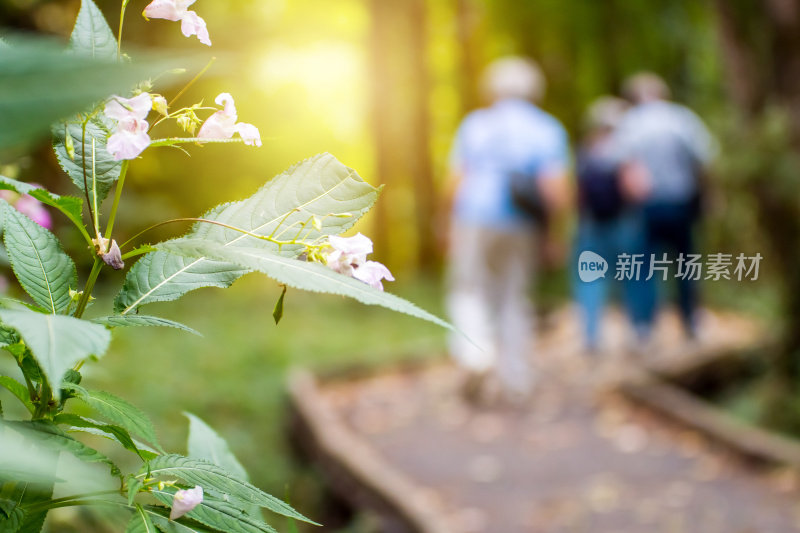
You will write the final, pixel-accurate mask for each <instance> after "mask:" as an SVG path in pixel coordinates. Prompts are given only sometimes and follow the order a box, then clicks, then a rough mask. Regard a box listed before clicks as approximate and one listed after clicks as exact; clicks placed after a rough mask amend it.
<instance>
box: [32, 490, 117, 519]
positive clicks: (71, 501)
mask: <svg viewBox="0 0 800 533" xmlns="http://www.w3.org/2000/svg"><path fill="white" fill-rule="evenodd" d="M109 494H120V491H118V490H103V491H98V492H89V493H86V494H76V495H74V496H67V497H65V498H58V499H55V500H49V501H46V502H42V503H38V504H36V505H31V506H30V507H25V510H26V511H27V512H28V513H35V512H37V511H45V510H47V509H58V508H59V507H74V506H77V505H121V506H125V507H127V505H126V504H124V503H122V502H113V501H109V500H91V499H81V498H91V497H92V496H106V495H109Z"/></svg>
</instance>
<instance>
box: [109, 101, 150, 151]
mask: <svg viewBox="0 0 800 533" xmlns="http://www.w3.org/2000/svg"><path fill="white" fill-rule="evenodd" d="M152 107H153V100H152V98H151V96H150V94H149V93H142V94H140V95H138V96H135V97H133V98H122V97H119V96H112V97H111V100H109V101H108V103H107V104H106V107H105V114H106V116H108V117H109V118H112V119H115V120H116V121H117V129H116V131H115V132H114V133H113V134H112V135H111V137H109V138H108V143H107V145H106V148H107V150H108V151H109V152H110V153H111V155H113V156H114V159H115V160H117V161H119V160H121V159H134V158H136V157H138V156H139V154H141V153H142V152H143V151H144V149H145V148H147V147H148V146H149V145H150V136H149V135H148V134H147V130H148V129H149V128H150V125H149V124H148V123H147V121H146V120H145V118H147V114H148V113H149V112H150V109H151V108H152Z"/></svg>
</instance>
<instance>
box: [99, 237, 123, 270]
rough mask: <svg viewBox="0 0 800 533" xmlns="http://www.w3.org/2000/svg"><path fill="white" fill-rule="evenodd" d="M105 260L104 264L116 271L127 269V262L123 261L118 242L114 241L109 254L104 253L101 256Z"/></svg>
mask: <svg viewBox="0 0 800 533" xmlns="http://www.w3.org/2000/svg"><path fill="white" fill-rule="evenodd" d="M100 257H101V258H102V259H103V262H104V263H105V264H107V265H108V266H110V267H111V268H113V269H114V270H121V269H122V268H123V267H125V262H124V261H123V260H122V252H121V251H120V249H119V246H118V245H117V241H115V240H112V241H111V246H110V247H109V249H108V252H107V253H104V254H102V255H101V256H100Z"/></svg>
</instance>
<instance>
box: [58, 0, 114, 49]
mask: <svg viewBox="0 0 800 533" xmlns="http://www.w3.org/2000/svg"><path fill="white" fill-rule="evenodd" d="M69 45H70V48H71V49H72V50H74V51H75V52H78V53H80V54H85V55H87V56H90V57H93V58H98V59H109V60H113V59H115V58H116V57H117V39H116V38H115V37H114V34H113V33H112V32H111V28H109V27H108V23H107V22H106V19H105V17H104V16H103V13H102V12H101V11H100V10H99V9H98V8H97V6H96V5H95V3H94V2H92V0H83V1H82V2H81V9H80V11H78V18H77V20H76V21H75V27H74V28H73V30H72V35H71V36H70V39H69Z"/></svg>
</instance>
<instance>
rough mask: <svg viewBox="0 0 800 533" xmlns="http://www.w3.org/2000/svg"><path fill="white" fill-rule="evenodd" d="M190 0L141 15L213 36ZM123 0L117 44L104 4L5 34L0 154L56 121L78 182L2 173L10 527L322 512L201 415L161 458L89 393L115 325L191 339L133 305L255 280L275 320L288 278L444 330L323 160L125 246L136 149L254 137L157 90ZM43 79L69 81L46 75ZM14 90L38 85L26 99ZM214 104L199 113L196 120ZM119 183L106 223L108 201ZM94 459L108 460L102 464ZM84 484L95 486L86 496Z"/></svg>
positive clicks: (110, 403)
mask: <svg viewBox="0 0 800 533" xmlns="http://www.w3.org/2000/svg"><path fill="white" fill-rule="evenodd" d="M193 3H194V0H154V1H152V2H151V3H150V4H149V5H147V7H145V9H144V15H145V16H146V17H149V18H162V19H166V20H171V21H180V22H181V30H182V31H183V33H184V35H187V36H189V35H196V36H197V38H198V39H199V40H200V41H201V42H202V43H204V44H207V45H210V44H211V41H210V37H209V33H208V28H207V26H206V23H205V21H204V20H203V19H202V18H200V16H199V15H198V14H197V13H196V12H195V11H190V10H189V9H188V7H189V6H190V5H191V4H193ZM127 4H128V0H123V1H122V9H121V16H120V29H119V33H118V36H117V37H115V36H114V34H113V32H112V31H111V29H110V28H109V27H108V25H107V23H106V21H105V19H104V18H103V15H102V13H101V12H100V11H99V10H98V8H97V6H96V5H95V4H94V3H93V1H92V0H83V2H82V5H81V9H80V12H79V13H78V17H77V20H76V24H75V28H74V30H73V33H72V37H71V40H70V46H69V49H68V50H67V51H66V53H65V51H64V50H62V49H60V48H59V49H58V50H53V49H52V47H48V46H41V45H39V44H35V45H31V44H30V43H29V42H28V43H26V42H22V41H21V42H19V43H8V44H0V45H1V46H3V54H0V149H3V148H7V147H9V146H14V145H15V143H16V142H18V141H19V140H20V139H23V140H24V139H29V138H32V137H33V136H34V135H35V134H36V132H37V131H38V129H37V128H41V127H42V126H46V125H48V124H50V123H52V122H53V121H55V124H54V125H53V126H52V133H53V147H54V151H55V154H56V157H57V159H58V161H59V163H60V164H61V167H62V168H63V170H64V172H65V173H66V175H67V176H68V177H69V178H70V180H71V181H72V182H73V184H74V185H75V187H76V188H77V190H78V191H79V192H80V194H78V195H76V196H58V195H56V194H53V193H51V192H49V191H47V190H45V189H43V188H41V187H38V186H34V185H31V184H27V183H23V182H20V181H17V180H14V179H10V178H8V177H4V176H0V189H2V194H0V222H1V223H2V230H3V241H4V245H5V249H6V251H7V254H8V257H9V260H10V263H11V265H12V268H13V271H14V274H15V276H16V278H17V280H18V281H19V284H20V285H21V287H22V289H24V291H25V292H26V293H27V294H28V295H29V297H30V300H28V301H22V300H14V299H10V298H4V299H0V348H3V349H5V351H6V352H8V354H10V356H11V358H12V359H13V363H14V365H15V366H16V367H18V371H16V375H0V387H3V388H5V389H7V390H8V391H9V392H10V393H11V394H12V395H13V396H14V397H16V399H18V400H19V402H20V404H21V405H22V407H21V408H20V409H23V408H24V410H25V411H26V412H27V416H26V417H24V418H23V419H14V418H13V416H9V414H3V411H2V409H0V449H1V450H2V454H0V531H2V532H12V533H13V532H20V533H29V532H37V531H40V530H41V528H42V525H43V523H44V519H45V516H46V515H47V513H48V511H49V510H51V509H54V508H58V507H68V506H106V507H110V508H114V509H118V510H121V511H122V512H125V513H127V516H128V517H129V518H128V526H127V529H126V531H127V532H130V533H137V532H148V533H149V532H155V531H162V532H168V533H173V532H181V533H188V532H208V531H222V532H233V533H252V532H259V531H260V532H271V531H274V529H272V527H271V526H269V525H268V524H267V523H266V522H265V521H264V520H263V516H262V514H261V513H262V511H261V509H262V508H266V509H268V510H270V511H272V512H274V513H277V514H280V515H283V516H286V517H290V518H292V519H295V520H301V521H308V522H311V521H310V520H309V519H307V518H305V517H304V516H303V515H301V514H300V513H298V512H297V511H295V510H294V509H293V508H292V507H290V506H289V505H287V504H286V503H284V502H283V501H281V500H280V499H277V498H275V497H273V496H270V495H269V494H266V493H265V492H263V491H262V490H260V489H258V488H256V487H255V486H253V485H252V484H250V483H249V482H248V480H247V475H246V473H245V470H244V469H243V468H242V466H241V465H240V464H239V463H238V461H237V460H236V458H235V457H234V456H233V454H232V453H231V452H230V450H229V449H228V447H227V445H226V444H225V442H224V440H222V439H221V438H220V437H219V436H218V435H217V434H216V433H214V431H213V430H212V429H211V428H210V427H208V426H207V425H206V424H205V423H203V422H202V421H201V420H200V419H199V418H197V417H195V416H193V415H187V416H188V417H189V420H190V431H189V446H188V447H189V454H188V455H187V456H183V455H178V454H170V453H166V452H165V451H164V450H163V448H162V447H161V445H160V444H159V442H158V438H157V436H156V432H155V429H154V428H153V425H152V423H151V422H150V421H149V420H148V418H147V416H146V415H145V414H144V413H143V412H142V411H140V410H139V409H137V408H136V407H134V406H133V405H131V404H130V403H128V402H127V401H126V400H123V399H121V398H119V397H117V396H115V395H113V394H110V393H108V392H103V391H96V390H90V389H88V388H85V387H84V386H82V385H81V377H82V376H81V369H82V367H83V365H84V364H87V363H90V362H93V361H95V360H97V359H99V358H101V357H102V356H103V354H104V353H105V352H106V350H107V349H108V346H109V342H110V340H111V333H112V330H114V329H115V328H127V327H144V326H156V327H158V326H167V327H174V328H180V329H183V330H186V331H189V332H191V331H192V330H191V329H190V328H188V327H187V326H184V325H183V324H180V323H178V322H174V321H171V320H167V319H164V318H160V317H157V316H151V315H147V314H144V313H140V309H141V308H142V307H143V306H145V305H146V304H148V303H151V302H156V301H169V300H175V299H177V298H180V297H181V296H183V295H184V294H186V293H187V292H189V291H192V290H195V289H199V288H202V287H228V286H230V285H231V284H232V283H233V282H234V281H236V280H237V279H238V278H240V277H241V276H243V275H245V274H247V273H250V272H261V273H263V274H266V275H267V276H269V277H271V278H273V279H275V280H276V281H277V282H278V283H280V284H281V285H282V286H283V293H282V294H281V297H280V299H279V301H278V304H277V305H276V307H275V311H274V312H273V315H274V317H275V320H276V322H277V321H278V320H280V317H281V313H282V302H283V294H285V292H286V288H287V287H294V288H299V289H305V290H311V291H316V292H327V293H334V294H339V295H343V296H348V297H351V298H355V299H356V300H359V301H361V302H364V303H366V304H372V305H381V306H384V307H387V308H390V309H393V310H396V311H399V312H404V313H407V314H410V315H413V316H416V317H419V318H422V319H425V320H430V321H433V322H435V323H438V324H440V325H443V326H446V327H447V324H446V323H444V322H442V321H441V320H439V319H438V318H436V317H435V316H433V315H430V314H429V313H427V312H425V311H423V310H421V309H419V308H418V307H416V306H414V305H413V304H411V303H409V302H407V301H405V300H403V299H401V298H398V297H396V296H393V295H391V294H388V293H386V292H383V285H382V280H384V279H385V280H393V277H392V275H391V273H390V272H389V270H388V269H387V268H386V267H385V266H384V265H381V264H380V263H377V262H374V261H368V260H367V255H368V254H369V253H371V252H372V242H371V241H370V240H369V239H368V238H366V237H364V236H363V235H361V234H358V235H356V236H355V237H350V238H345V237H341V236H340V234H341V233H343V232H345V231H346V230H348V229H349V228H351V227H352V226H353V225H354V224H355V222H356V221H357V220H358V219H359V218H360V217H361V216H362V215H363V214H364V213H366V212H367V211H368V210H369V208H370V207H371V206H372V204H373V203H374V202H375V201H376V199H377V197H378V194H379V189H377V188H375V187H373V186H371V185H369V184H368V183H366V182H364V181H363V180H362V179H361V178H360V177H359V176H358V174H357V173H356V172H355V171H354V170H352V169H350V168H347V167H346V166H344V165H342V164H341V163H340V162H339V161H337V160H336V159H335V158H334V157H333V156H331V155H328V154H322V155H318V156H315V157H312V158H310V159H308V160H306V161H303V162H301V163H299V164H298V165H296V166H294V167H293V168H291V169H289V170H287V171H286V172H284V173H283V174H281V175H279V176H277V177H276V178H274V179H272V180H270V181H268V182H267V183H266V184H265V185H263V186H262V187H261V188H260V189H259V190H258V191H257V192H256V193H255V194H253V195H252V196H250V197H249V198H246V199H244V200H241V201H239V202H233V203H228V204H222V205H220V206H217V207H215V208H213V209H211V210H209V211H208V212H207V213H206V214H205V215H204V216H202V217H200V218H192V219H177V220H169V221H165V222H162V223H160V224H158V225H163V224H167V223H172V222H178V221H190V222H193V223H194V226H193V227H192V228H191V230H190V231H189V232H188V233H187V234H186V235H184V236H182V237H178V238H175V239H171V240H168V241H166V242H161V243H156V244H145V243H142V242H141V238H142V237H143V235H145V234H146V233H147V232H148V231H149V230H150V229H152V227H150V228H145V229H143V230H142V231H140V232H139V233H138V234H136V236H135V237H133V238H132V239H130V240H128V241H126V242H122V243H119V242H117V239H116V236H117V233H116V232H115V229H116V228H115V219H116V214H117V210H118V208H119V205H120V202H121V199H122V193H123V190H124V184H125V178H126V175H127V173H128V168H129V166H130V164H131V163H132V162H133V161H135V160H136V159H137V158H139V157H141V156H142V154H144V153H146V152H150V151H151V150H153V151H154V149H156V148H157V147H161V146H179V145H191V144H194V145H202V144H205V143H210V142H229V143H243V144H245V145H249V146H252V147H258V146H261V138H260V134H259V131H258V128H257V127H256V126H254V125H252V124H248V123H244V122H239V117H238V115H237V111H236V107H235V104H234V99H233V97H232V96H231V95H230V94H228V93H223V94H220V95H219V96H217V97H216V99H215V102H216V104H217V106H219V107H206V106H203V105H201V104H196V105H192V106H189V107H178V106H177V105H176V103H175V102H176V100H177V96H176V97H174V98H172V100H171V101H168V100H167V98H166V97H165V96H163V95H161V94H157V93H155V92H153V84H152V82H151V81H149V79H150V76H151V74H152V72H153V71H154V69H155V70H156V72H155V73H156V74H161V73H162V72H163V70H164V69H165V67H164V65H163V63H159V62H157V61H156V62H149V63H148V64H147V65H144V66H143V65H141V64H136V63H135V62H133V61H128V60H127V59H125V58H124V56H123V54H122V53H121V43H120V36H121V34H122V24H123V21H124V15H125V10H126V7H127ZM158 69H161V70H160V71H159V70H158ZM148 73H149V74H148ZM48 76H51V77H52V76H60V77H61V78H60V80H61V81H63V80H64V79H67V80H70V79H71V80H72V82H64V83H43V80H49V79H50V78H48ZM70 77H72V78H70ZM81 80H93V81H92V82H91V83H90V82H89V81H84V82H81ZM142 80H145V81H142ZM26 84H27V85H26ZM21 87H30V93H28V92H27V90H26V91H22V90H21ZM54 87H55V88H54ZM132 87H133V88H132ZM131 88H132V89H131ZM37 91H38V92H37ZM23 92H25V94H22V93H23ZM182 92H183V91H181V92H180V93H178V96H180V95H181V94H182ZM41 102H46V104H47V105H42V104H41ZM25 106H27V107H25ZM208 112H211V113H210V114H209V116H208V117H207V118H206V119H205V120H201V119H200V118H199V117H198V115H197V114H198V113H200V114H201V115H203V114H205V113H208ZM21 117H24V118H25V120H19V118H21ZM170 122H172V123H174V127H177V128H181V129H183V130H184V132H185V135H183V136H177V137H163V138H153V137H155V132H157V131H158V130H156V129H155V128H156V127H157V126H159V125H161V124H169V123H170ZM198 128H199V129H198ZM195 132H197V134H196V136H195ZM112 190H113V191H114V195H113V199H111V200H110V201H111V205H110V208H109V210H108V216H107V218H106V220H105V227H104V228H103V229H102V230H101V216H100V208H101V207H102V206H103V205H104V202H105V200H106V199H107V197H108V196H109V194H110V193H111V192H112ZM48 209H50V210H52V211H53V212H56V211H57V212H59V213H60V214H61V215H63V216H64V217H66V219H67V220H68V221H69V222H71V223H72V225H73V226H74V228H75V230H76V231H77V232H78V233H79V234H80V235H81V237H82V238H83V240H84V242H85V245H86V254H85V255H83V256H82V257H81V259H83V260H85V261H89V262H91V270H90V271H89V274H88V277H87V279H86V280H85V282H84V283H82V284H80V285H79V278H78V270H77V268H76V264H75V261H74V260H73V258H72V257H70V256H69V255H68V254H67V253H65V251H64V249H63V248H62V246H61V244H60V241H59V239H58V238H57V237H56V235H55V234H54V233H52V232H51V231H50V229H48V228H50V227H51V222H52V221H51V218H50V212H49V211H48ZM133 261H135V262H134V263H133V264H132V266H130V268H129V270H128V272H127V274H126V276H125V279H124V283H123V285H122V287H121V289H120V291H119V292H118V293H117V295H116V297H115V299H114V302H113V308H114V313H113V314H111V315H108V316H94V317H92V318H87V316H86V311H87V308H88V306H89V304H90V302H91V301H92V300H93V296H92V293H93V289H94V286H95V282H96V281H97V279H98V277H99V276H100V275H101V274H102V273H103V272H104V270H105V269H107V268H111V269H117V270H119V269H122V268H124V267H125V264H126V263H130V262H133ZM74 404H78V405H79V406H80V407H79V409H75V408H74V407H73V405H74ZM78 434H90V435H101V436H104V437H107V438H108V439H111V440H113V441H114V442H116V443H117V444H118V445H119V446H121V447H122V449H123V450H125V451H126V452H130V453H131V454H133V456H134V457H135V458H137V459H136V460H137V461H138V462H139V463H140V465H138V466H137V467H136V468H135V469H134V470H133V471H127V472H126V471H123V470H122V468H120V466H118V464H117V463H116V462H115V461H114V460H112V459H111V458H109V457H108V456H106V455H104V454H103V453H101V452H100V451H98V450H97V449H95V448H94V447H92V446H90V444H89V442H87V441H84V440H81V439H79V438H78ZM69 457H72V459H71V460H68V459H69ZM75 459H77V461H76V460H75ZM92 463H97V464H100V465H104V466H105V467H107V468H105V469H103V470H102V471H101V472H98V470H97V469H96V468H93V467H92ZM109 474H110V478H109ZM98 476H99V477H98ZM109 479H110V480H111V481H112V483H109V482H108V480H109ZM87 483H89V484H94V490H91V491H86V490H83V491H81V490H79V488H78V486H79V485H80V486H85V485H86V484H87ZM55 494H58V497H55ZM312 523H313V522H312Z"/></svg>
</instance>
